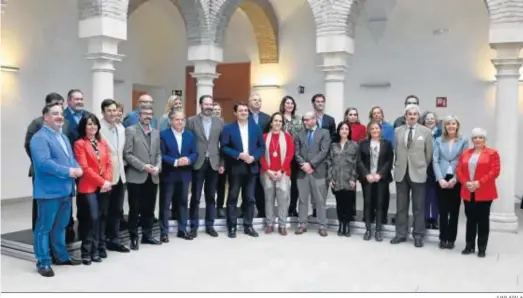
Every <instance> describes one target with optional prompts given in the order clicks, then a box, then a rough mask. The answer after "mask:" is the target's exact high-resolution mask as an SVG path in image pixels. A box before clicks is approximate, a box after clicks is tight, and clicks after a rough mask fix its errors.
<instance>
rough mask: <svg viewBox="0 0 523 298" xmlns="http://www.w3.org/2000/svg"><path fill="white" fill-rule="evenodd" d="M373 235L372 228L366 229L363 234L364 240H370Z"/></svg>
mask: <svg viewBox="0 0 523 298" xmlns="http://www.w3.org/2000/svg"><path fill="white" fill-rule="evenodd" d="M371 237H372V236H371V233H370V230H366V231H365V234H364V235H363V240H365V241H369V240H370V238H371Z"/></svg>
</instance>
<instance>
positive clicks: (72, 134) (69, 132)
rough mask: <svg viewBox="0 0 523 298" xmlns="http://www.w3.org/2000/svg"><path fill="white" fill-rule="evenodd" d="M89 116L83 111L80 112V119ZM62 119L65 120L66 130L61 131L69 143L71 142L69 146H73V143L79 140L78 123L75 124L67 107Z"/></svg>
mask: <svg viewBox="0 0 523 298" xmlns="http://www.w3.org/2000/svg"><path fill="white" fill-rule="evenodd" d="M89 114H91V113H90V112H88V111H86V110H83V111H82V118H83V117H84V116H85V115H89ZM64 118H65V119H66V120H67V123H68V124H67V129H66V130H65V131H63V133H64V134H65V135H66V136H67V137H68V138H69V141H70V142H71V146H74V142H76V141H77V140H78V138H79V135H80V134H79V133H78V123H76V120H75V119H74V116H73V113H71V111H70V109H69V107H67V108H65V109H64Z"/></svg>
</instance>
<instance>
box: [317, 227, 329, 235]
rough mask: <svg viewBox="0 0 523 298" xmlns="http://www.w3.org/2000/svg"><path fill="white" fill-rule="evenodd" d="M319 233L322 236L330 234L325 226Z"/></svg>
mask: <svg viewBox="0 0 523 298" xmlns="http://www.w3.org/2000/svg"><path fill="white" fill-rule="evenodd" d="M318 233H319V234H320V236H321V237H327V235H328V234H327V230H326V229H323V228H322V229H320V230H319V231H318Z"/></svg>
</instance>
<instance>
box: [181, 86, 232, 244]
mask: <svg viewBox="0 0 523 298" xmlns="http://www.w3.org/2000/svg"><path fill="white" fill-rule="evenodd" d="M199 104H200V110H201V113H200V114H199V115H196V116H192V117H190V118H189V119H188V120H187V126H186V127H187V129H188V130H190V131H192V132H193V133H194V135H195V136H196V142H197V147H198V159H197V160H196V163H195V164H194V167H193V174H192V190H191V193H192V195H191V203H190V209H189V213H190V219H191V236H192V237H193V238H196V237H197V235H198V226H199V211H200V197H201V195H202V189H203V187H204V186H205V232H206V233H207V234H209V235H211V236H212V237H218V233H217V232H216V230H215V229H214V219H215V218H216V201H215V195H216V186H217V183H218V175H219V174H222V173H223V171H224V168H223V159H222V157H221V152H220V136H221V133H222V130H223V120H222V119H221V118H219V117H217V116H214V115H213V98H212V96H210V95H202V96H201V97H200V99H199Z"/></svg>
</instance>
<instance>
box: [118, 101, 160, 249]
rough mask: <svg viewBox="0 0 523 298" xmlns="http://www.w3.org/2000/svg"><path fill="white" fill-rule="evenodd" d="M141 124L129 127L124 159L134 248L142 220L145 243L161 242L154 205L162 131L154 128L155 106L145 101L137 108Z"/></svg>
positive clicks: (136, 244) (143, 240)
mask: <svg viewBox="0 0 523 298" xmlns="http://www.w3.org/2000/svg"><path fill="white" fill-rule="evenodd" d="M137 113H138V119H139V123H138V124H135V125H132V126H129V127H127V128H126V129H125V147H124V159H125V161H126V162H127V164H128V167H127V170H126V172H125V177H126V179H127V192H128V197H129V234H130V235H131V249H132V250H138V248H139V246H138V220H140V223H141V224H142V241H141V242H142V243H143V244H161V242H160V241H159V240H158V239H155V238H153V235H152V228H153V222H154V208H155V206H156V193H157V192H158V183H159V181H160V179H159V176H158V174H159V173H160V171H161V168H162V152H161V149H160V133H159V132H158V130H156V129H155V128H153V127H152V125H151V119H152V118H153V116H154V114H153V107H152V105H150V104H141V105H140V106H139V107H138V110H137Z"/></svg>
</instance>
